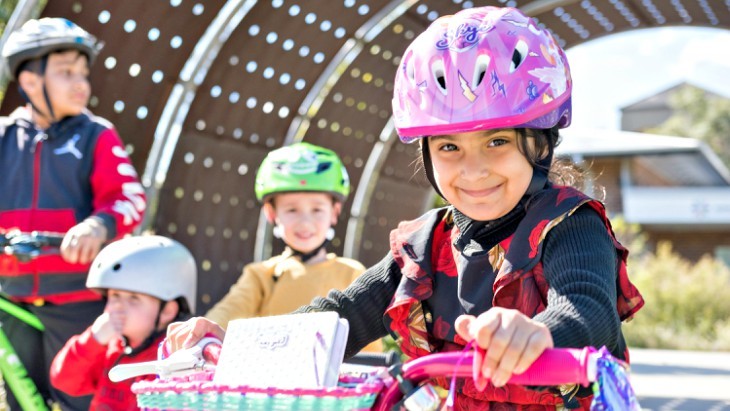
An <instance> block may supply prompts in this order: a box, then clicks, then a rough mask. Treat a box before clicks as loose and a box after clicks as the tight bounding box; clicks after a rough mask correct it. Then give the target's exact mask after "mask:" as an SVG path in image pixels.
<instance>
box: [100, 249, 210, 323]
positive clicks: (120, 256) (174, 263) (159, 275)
mask: <svg viewBox="0 0 730 411" xmlns="http://www.w3.org/2000/svg"><path fill="white" fill-rule="evenodd" d="M197 283H198V270H197V268H196V266H195V259H194V258H193V255H192V254H191V253H190V251H188V249H187V248H185V246H184V245H182V244H180V243H178V242H177V241H175V240H173V239H170V238H167V237H161V236H156V235H155V236H138V237H127V238H123V239H121V240H118V241H115V242H113V243H111V244H109V245H108V246H106V247H104V248H103V249H102V250H101V252H100V253H99V255H97V256H96V258H95V259H94V262H93V263H92V264H91V269H90V270H89V276H88V277H87V279H86V286H87V287H88V288H90V289H93V290H95V291H98V292H100V293H101V294H106V290H108V289H110V288H113V289H117V290H124V291H129V292H135V293H144V294H148V295H151V296H153V297H156V298H159V299H160V300H163V301H171V300H176V299H178V298H184V299H185V302H186V303H187V305H188V308H189V309H190V312H191V313H195V301H196V299H197V295H196V292H197Z"/></svg>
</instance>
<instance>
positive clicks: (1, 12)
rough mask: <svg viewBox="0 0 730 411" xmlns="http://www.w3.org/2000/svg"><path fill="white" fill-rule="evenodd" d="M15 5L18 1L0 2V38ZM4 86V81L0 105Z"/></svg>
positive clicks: (4, 0) (0, 86)
mask: <svg viewBox="0 0 730 411" xmlns="http://www.w3.org/2000/svg"><path fill="white" fill-rule="evenodd" d="M16 4H18V0H0V37H1V36H2V35H3V33H5V25H6V24H7V23H8V20H9V19H10V16H11V15H12V14H13V10H14V9H15V5H16ZM6 86H7V84H6V82H5V81H0V103H2V101H3V98H4V97H5V88H6Z"/></svg>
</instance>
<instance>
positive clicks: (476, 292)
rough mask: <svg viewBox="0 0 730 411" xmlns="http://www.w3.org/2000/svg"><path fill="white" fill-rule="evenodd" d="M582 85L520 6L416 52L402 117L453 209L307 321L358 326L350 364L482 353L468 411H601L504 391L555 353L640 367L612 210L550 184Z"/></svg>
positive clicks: (184, 336)
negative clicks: (378, 354) (624, 324)
mask: <svg viewBox="0 0 730 411" xmlns="http://www.w3.org/2000/svg"><path fill="white" fill-rule="evenodd" d="M571 88H572V81H571V78H570V71H569V67H568V62H567V60H566V57H565V54H564V53H563V50H561V49H560V47H559V46H558V45H557V44H556V43H555V40H554V39H553V37H552V36H551V35H550V33H549V32H547V31H546V30H544V29H542V28H540V27H538V25H537V24H536V23H535V22H534V21H533V20H532V19H530V18H529V17H527V16H525V15H524V14H523V13H522V12H520V11H519V10H517V9H512V8H495V7H481V8H473V9H467V10H463V11H461V12H459V13H456V14H455V15H453V16H445V17H442V18H439V19H438V20H436V21H434V22H433V23H432V24H431V26H430V27H429V28H428V29H427V30H426V31H425V32H424V33H422V34H421V35H420V36H419V37H417V38H416V39H415V40H414V41H413V42H412V43H411V45H410V46H409V47H408V49H407V50H406V51H405V53H404V55H403V59H402V64H401V66H400V68H399V69H398V72H397V74H396V79H395V90H394V96H393V112H394V113H393V114H394V118H395V124H396V128H397V131H398V135H399V137H400V139H401V140H402V141H403V142H417V143H418V144H419V145H420V147H421V153H422V157H423V166H424V168H425V170H426V174H427V176H428V178H429V180H430V181H431V184H433V186H434V188H435V189H436V190H437V192H438V193H439V194H440V195H441V196H442V197H443V198H444V199H446V200H447V201H448V203H449V205H448V206H447V207H444V208H441V209H436V210H432V211H429V212H427V213H426V214H424V215H423V216H421V217H420V218H418V219H416V220H414V221H406V222H402V223H400V224H399V225H398V227H397V228H396V229H394V230H393V231H392V232H391V235H390V246H391V249H390V252H389V253H388V255H387V256H385V258H384V259H383V260H382V261H381V262H379V263H378V264H376V265H375V266H373V267H371V268H369V269H368V270H367V271H366V272H365V273H364V274H363V275H362V276H361V277H360V278H359V279H358V280H357V281H355V283H353V284H352V285H351V286H350V287H349V288H348V289H346V290H345V291H344V292H332V293H330V295H329V296H328V298H326V299H316V300H314V301H313V302H312V304H311V305H310V306H308V307H304V308H302V309H300V311H304V312H309V311H323V310H334V311H337V312H338V313H339V314H340V316H342V317H344V318H347V319H348V320H349V322H350V335H349V339H348V346H347V355H352V354H354V353H356V352H357V351H358V350H359V349H360V348H361V347H363V346H364V345H365V344H366V343H368V342H370V341H373V340H375V339H377V338H380V337H382V336H383V335H385V334H386V333H390V334H391V335H393V336H394V337H395V339H396V342H397V343H398V344H399V346H400V347H401V349H402V350H403V352H404V353H405V354H406V355H407V356H409V357H411V358H415V357H420V356H423V355H427V354H429V353H432V352H437V351H451V350H461V349H462V348H463V347H464V346H465V345H466V344H467V343H469V342H472V341H473V342H475V343H476V345H477V346H478V347H480V348H481V349H483V350H485V352H486V354H485V355H484V356H482V358H481V359H480V362H481V363H480V364H479V369H480V370H481V373H480V374H479V375H478V376H477V378H475V379H474V380H471V379H468V380H460V381H458V383H457V395H456V401H455V409H463V410H490V409H491V410H494V409H499V410H530V411H534V410H555V409H556V408H559V407H566V408H584V409H588V406H589V404H590V398H589V396H590V392H589V390H587V389H585V388H581V387H577V386H575V387H560V388H557V387H555V388H535V387H532V388H528V387H521V386H516V385H512V384H508V383H507V382H508V380H509V378H510V376H511V375H512V374H514V373H521V372H523V371H524V370H525V369H526V368H527V367H528V366H529V365H530V364H532V362H534V360H535V359H536V358H537V357H538V356H539V355H540V354H541V353H542V352H543V351H544V350H545V349H546V348H550V347H584V346H596V347H601V346H606V347H607V348H608V349H609V350H610V351H611V352H612V353H613V355H614V356H616V357H618V358H622V359H628V352H627V347H626V343H625V341H624V338H623V335H622V333H621V325H620V324H621V321H622V320H625V319H628V318H630V317H631V316H632V315H633V314H634V313H635V312H636V311H638V310H639V309H640V308H641V306H642V305H643V299H642V297H641V295H640V294H639V292H638V290H637V289H636V288H635V287H634V286H633V285H632V284H631V282H630V281H629V279H628V276H627V274H626V257H627V254H628V252H627V250H626V249H625V248H624V247H623V246H622V245H621V244H619V242H618V241H617V240H616V238H615V236H614V234H613V231H612V229H611V224H610V222H609V220H608V217H607V216H606V211H605V209H604V207H603V205H602V204H601V203H600V202H599V201H597V200H594V199H592V198H590V197H588V196H587V195H585V194H583V193H582V192H580V191H578V190H576V189H574V188H571V187H566V186H561V185H558V184H557V183H553V182H552V181H551V178H550V177H551V165H552V157H553V151H554V148H555V146H556V145H557V143H558V139H559V135H558V130H559V129H560V128H563V127H567V126H568V125H569V124H570V114H571V105H570V95H571ZM209 331H213V332H217V333H218V335H219V336H221V337H222V336H223V335H222V332H221V330H220V329H217V328H216V327H215V326H214V324H210V323H207V322H205V321H200V320H192V321H190V322H188V323H186V324H184V325H180V326H178V327H173V329H172V330H169V331H168V339H169V340H170V341H171V343H172V344H173V345H174V346H175V345H176V346H183V345H190V344H191V343H193V342H194V341H195V340H197V339H198V338H199V337H200V336H202V335H203V334H204V333H205V332H209Z"/></svg>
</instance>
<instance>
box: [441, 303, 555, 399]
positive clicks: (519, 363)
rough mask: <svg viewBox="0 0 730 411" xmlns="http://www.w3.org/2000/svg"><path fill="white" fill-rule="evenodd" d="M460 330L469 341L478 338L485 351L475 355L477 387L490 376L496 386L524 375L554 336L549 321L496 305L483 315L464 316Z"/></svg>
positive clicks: (482, 386) (477, 342) (549, 346)
mask: <svg viewBox="0 0 730 411" xmlns="http://www.w3.org/2000/svg"><path fill="white" fill-rule="evenodd" d="M455 326H456V332H457V333H458V334H459V336H460V337H461V338H463V339H464V340H466V341H472V340H474V342H475V344H476V345H477V346H478V348H480V349H481V350H484V351H483V352H480V350H477V353H476V354H475V356H474V377H475V383H476V385H477V388H480V389H483V388H484V387H485V386H486V383H487V379H489V380H490V381H491V383H492V385H494V386H495V387H501V386H503V385H505V384H506V383H507V381H508V380H509V379H510V377H511V376H512V374H513V373H514V374H521V373H523V372H525V370H526V369H527V368H528V367H529V366H530V365H531V364H532V363H533V362H535V360H536V359H537V357H539V356H540V354H542V352H543V351H545V349H547V348H552V347H553V337H552V335H551V334H550V330H549V329H548V328H547V326H546V325H545V324H542V323H539V322H537V321H533V320H532V319H531V318H529V317H527V316H526V315H524V314H522V313H521V312H519V311H517V310H512V309H506V308H501V307H494V308H491V309H490V310H488V311H487V312H485V313H483V314H481V315H480V316H479V317H474V316H473V315H462V316H460V317H459V318H457V319H456V324H455Z"/></svg>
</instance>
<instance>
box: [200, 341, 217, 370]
mask: <svg viewBox="0 0 730 411" xmlns="http://www.w3.org/2000/svg"><path fill="white" fill-rule="evenodd" d="M221 348H222V346H221V344H220V343H209V344H207V345H206V346H205V347H203V359H204V360H205V361H208V362H209V363H211V364H216V365H217V364H218V358H220V356H221Z"/></svg>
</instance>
